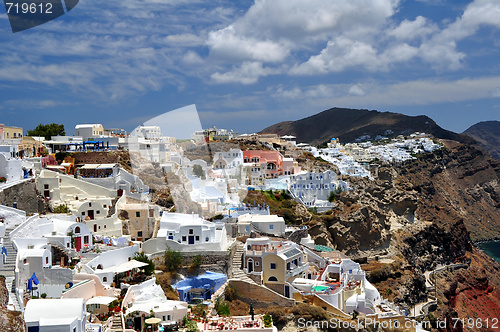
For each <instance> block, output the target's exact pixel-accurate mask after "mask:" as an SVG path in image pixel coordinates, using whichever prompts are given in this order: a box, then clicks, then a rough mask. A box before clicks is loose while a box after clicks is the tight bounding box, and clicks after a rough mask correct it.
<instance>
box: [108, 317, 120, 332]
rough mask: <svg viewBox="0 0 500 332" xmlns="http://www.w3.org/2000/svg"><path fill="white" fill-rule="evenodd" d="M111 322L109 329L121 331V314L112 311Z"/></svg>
mask: <svg viewBox="0 0 500 332" xmlns="http://www.w3.org/2000/svg"><path fill="white" fill-rule="evenodd" d="M110 319H113V324H112V325H111V331H116V332H118V331H120V332H121V331H123V326H122V316H121V314H120V313H119V312H115V313H113V318H110Z"/></svg>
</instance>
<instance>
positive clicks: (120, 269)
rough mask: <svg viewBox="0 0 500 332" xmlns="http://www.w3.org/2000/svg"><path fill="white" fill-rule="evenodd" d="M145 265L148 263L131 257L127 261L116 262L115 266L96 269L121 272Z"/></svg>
mask: <svg viewBox="0 0 500 332" xmlns="http://www.w3.org/2000/svg"><path fill="white" fill-rule="evenodd" d="M146 265H148V263H143V262H139V261H136V260H135V259H132V260H130V261H128V262H125V263H122V264H118V265H115V266H110V267H108V268H105V269H103V270H97V271H98V272H113V273H122V272H127V271H130V270H132V269H138V268H140V267H144V266H146Z"/></svg>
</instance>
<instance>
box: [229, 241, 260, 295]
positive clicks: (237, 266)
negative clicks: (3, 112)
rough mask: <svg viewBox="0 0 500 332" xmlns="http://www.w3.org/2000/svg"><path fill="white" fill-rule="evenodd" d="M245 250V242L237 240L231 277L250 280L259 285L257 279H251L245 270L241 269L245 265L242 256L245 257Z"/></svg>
mask: <svg viewBox="0 0 500 332" xmlns="http://www.w3.org/2000/svg"><path fill="white" fill-rule="evenodd" d="M244 251H245V250H244V247H243V243H242V242H240V241H236V250H235V253H234V256H233V260H232V261H233V264H232V267H231V268H232V277H231V278H232V279H238V280H242V281H246V282H249V283H251V284H254V285H257V283H256V282H255V281H253V280H252V279H250V278H249V277H247V275H246V274H245V272H243V270H242V269H241V267H242V266H243V264H242V257H243V253H244Z"/></svg>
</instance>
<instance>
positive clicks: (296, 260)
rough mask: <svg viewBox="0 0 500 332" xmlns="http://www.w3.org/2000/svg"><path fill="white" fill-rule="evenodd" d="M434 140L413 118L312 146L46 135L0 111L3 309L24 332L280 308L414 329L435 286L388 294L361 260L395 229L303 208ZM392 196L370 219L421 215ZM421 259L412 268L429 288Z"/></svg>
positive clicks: (77, 330) (137, 325)
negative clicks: (358, 236)
mask: <svg viewBox="0 0 500 332" xmlns="http://www.w3.org/2000/svg"><path fill="white" fill-rule="evenodd" d="M440 149H443V143H442V142H440V141H439V140H437V139H435V138H433V137H432V136H430V135H427V134H425V133H419V132H415V133H411V134H408V135H407V136H402V135H400V136H395V137H394V136H390V135H388V136H378V137H375V138H370V137H359V139H358V140H357V141H356V142H353V143H347V144H344V143H343V142H340V140H339V139H338V138H331V139H330V140H329V141H328V142H325V143H324V144H322V145H320V146H310V145H308V144H304V143H301V142H297V141H296V138H295V137H294V136H291V135H286V136H279V135H277V134H237V133H234V132H233V131H231V130H225V129H218V128H215V127H213V128H209V129H206V130H202V131H197V132H194V133H193V134H192V137H191V139H189V140H177V139H176V138H175V137H169V136H168V133H162V131H161V128H160V127H159V126H139V127H137V128H136V129H135V130H134V131H133V132H130V133H127V132H125V131H124V130H122V129H116V128H114V129H106V128H104V127H103V126H102V125H101V124H76V125H75V127H74V135H73V136H67V135H64V136H51V137H41V136H25V135H24V130H23V128H21V127H10V126H5V125H0V203H1V204H2V205H0V238H1V244H0V250H1V252H2V259H1V260H0V270H1V271H0V274H1V275H3V276H4V283H5V287H6V291H7V292H8V303H6V306H7V309H8V310H9V311H12V312H20V313H21V314H20V315H21V316H22V318H23V319H22V320H23V324H24V326H20V327H19V330H23V331H30V332H31V331H51V332H52V331H70V332H90V331H93V332H108V331H168V330H178V329H184V330H187V331H196V330H199V331H219V330H238V331H249V332H250V331H277V329H278V328H280V329H281V328H282V327H283V325H285V324H287V321H286V319H285V318H286V317H283V315H281V314H279V310H282V311H283V310H285V309H286V310H285V312H286V314H287V315H289V316H290V315H292V316H293V315H295V316H296V317H301V316H303V317H309V318H307V319H308V321H307V322H304V324H305V325H304V326H305V327H306V328H308V327H309V328H324V325H322V326H319V325H320V323H321V322H323V323H324V322H328V324H333V323H335V324H338V325H337V326H344V327H347V328H350V329H352V330H356V329H358V330H359V329H363V328H370V326H371V328H376V327H380V328H382V329H383V330H397V329H400V330H401V329H404V330H407V331H418V330H420V329H421V328H422V327H424V328H425V322H423V321H422V317H424V316H425V315H426V314H427V313H428V312H429V310H430V309H429V307H432V306H436V297H435V296H430V295H429V296H424V298H420V299H416V300H415V301H413V302H407V303H406V304H404V303H401V302H394V299H395V297H394V294H392V293H393V291H391V287H384V289H379V288H377V287H376V286H375V285H374V284H373V282H370V280H373V279H371V278H368V275H367V273H366V271H365V270H364V268H363V267H364V266H366V267H367V268H369V264H366V263H367V262H369V261H376V262H377V264H378V263H381V262H382V263H384V262H386V263H392V264H393V265H394V266H395V265H396V263H395V262H396V261H397V260H396V259H395V258H394V256H392V254H393V252H392V248H391V246H390V239H389V240H387V241H385V242H384V244H383V245H382V246H379V247H378V251H375V250H373V251H372V249H374V248H369V247H363V245H360V246H358V249H359V250H354V249H353V250H350V249H351V248H349V246H348V243H349V242H348V241H350V240H349V235H348V234H346V233H345V232H344V233H342V230H341V229H339V230H338V231H337V233H338V235H337V237H336V239H337V240H335V238H334V239H333V240H331V239H328V240H325V236H324V234H319V233H321V232H320V231H318V229H319V227H320V226H319V225H318V224H315V223H314V220H316V219H318V218H320V217H321V218H327V217H328V216H333V215H335V213H338V210H339V204H342V206H344V204H347V205H349V197H350V196H349V195H351V194H352V193H353V192H355V191H357V190H358V189H359V186H360V183H365V184H366V185H365V187H366V186H370V183H372V184H375V183H379V182H377V181H380V180H387V178H388V177H390V172H388V171H387V165H402V164H405V163H408V162H411V161H415V160H418V159H419V158H420V156H422V155H423V154H425V153H432V152H435V151H438V150H440ZM387 192H389V191H387ZM386 194H387V193H386ZM376 195H378V196H381V195H383V194H382V193H380V192H379V193H378V194H373V196H376ZM401 201H404V199H401ZM403 203H404V202H403ZM349 206H350V205H349ZM398 209H399V210H400V211H399V210H398V211H399V212H397V213H396V214H394V215H393V216H392V217H390V222H388V223H387V224H386V226H385V227H386V229H385V230H379V231H380V233H381V234H389V233H391V234H392V233H393V232H395V231H398V230H404V228H405V227H407V225H411V224H413V225H418V224H419V223H423V222H422V221H420V220H419V217H418V216H417V215H416V213H415V209H416V208H415V207H412V206H411V204H407V205H405V204H402V205H401V206H400V208H399V207H398ZM290 211H292V212H293V213H291V212H290ZM360 213H364V212H363V211H362V209H360ZM365 217H366V218H369V217H368V216H365ZM353 222H354V221H353ZM373 227H375V226H373ZM377 227H378V226H377ZM323 233H324V232H323ZM368 236H371V235H368ZM384 236H385V235H384ZM351 240H352V239H351ZM336 241H337V242H336ZM343 241H344V242H343ZM346 241H347V242H346ZM380 241H382V240H380ZM367 246H369V242H367ZM380 247H382V250H379V249H380ZM460 267H461V266H460V264H458V263H457V264H455V265H453V266H451V267H450V268H452V269H457V268H460ZM433 268H434V267H433ZM429 272H430V271H428V272H427V274H426V272H425V269H422V270H420V272H416V273H419V274H420V277H421V278H422V280H423V283H424V285H423V287H424V288H426V287H427V288H429V289H432V288H434V287H435V285H434V284H433V281H432V278H429ZM369 279H370V280H369ZM391 294H392V295H391ZM408 303H410V305H408ZM285 316H286V315H285ZM299 322H300V320H299ZM308 324H309V325H308ZM299 325H300V324H299Z"/></svg>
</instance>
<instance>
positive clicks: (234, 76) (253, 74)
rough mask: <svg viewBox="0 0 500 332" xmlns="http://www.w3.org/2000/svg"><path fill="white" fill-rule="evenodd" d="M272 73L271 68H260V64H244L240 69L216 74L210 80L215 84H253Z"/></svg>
mask: <svg viewBox="0 0 500 332" xmlns="http://www.w3.org/2000/svg"><path fill="white" fill-rule="evenodd" d="M273 72H274V70H273V69H271V68H266V67H263V66H262V62H244V63H243V64H242V65H241V66H240V67H237V68H234V69H233V70H231V71H229V72H226V73H222V74H221V73H219V72H216V73H214V74H212V76H211V78H212V80H213V81H215V82H216V83H241V84H253V83H255V82H257V80H258V79H259V77H261V76H267V75H269V74H272V73H273Z"/></svg>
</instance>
